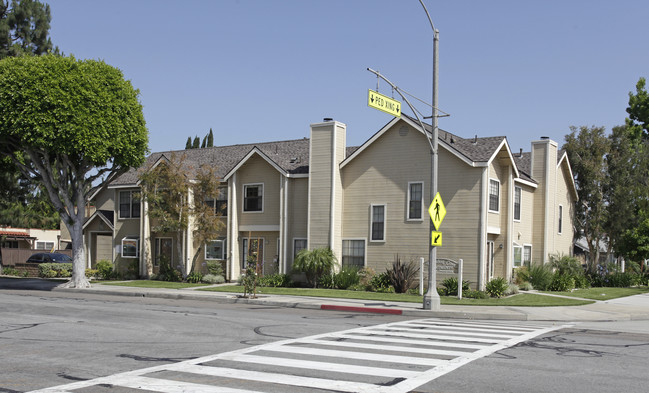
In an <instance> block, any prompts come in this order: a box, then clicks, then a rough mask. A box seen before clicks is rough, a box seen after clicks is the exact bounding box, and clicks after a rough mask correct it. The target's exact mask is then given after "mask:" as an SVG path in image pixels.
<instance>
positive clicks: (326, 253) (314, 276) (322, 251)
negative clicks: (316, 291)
mask: <svg viewBox="0 0 649 393" xmlns="http://www.w3.org/2000/svg"><path fill="white" fill-rule="evenodd" d="M336 265H337V260H336V256H335V255H334V253H333V251H331V249H330V248H315V249H313V250H307V249H303V250H301V251H300V252H299V253H298V254H297V257H296V258H295V261H294V262H293V270H295V271H298V272H304V274H305V275H306V279H307V281H308V283H309V285H312V286H313V288H317V286H318V281H319V280H320V277H322V276H326V275H330V274H331V271H332V270H333V268H334V266H336Z"/></svg>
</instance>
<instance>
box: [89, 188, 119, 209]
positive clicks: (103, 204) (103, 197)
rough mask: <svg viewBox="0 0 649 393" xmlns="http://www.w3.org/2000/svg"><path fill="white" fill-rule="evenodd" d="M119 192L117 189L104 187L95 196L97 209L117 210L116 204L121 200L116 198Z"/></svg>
mask: <svg viewBox="0 0 649 393" xmlns="http://www.w3.org/2000/svg"><path fill="white" fill-rule="evenodd" d="M116 196H117V194H116V193H115V190H109V189H104V190H102V191H101V192H100V193H98V194H97V195H96V196H95V200H94V204H95V207H96V208H97V210H115V206H116V204H117V203H119V202H116V201H119V200H118V199H115V197H116Z"/></svg>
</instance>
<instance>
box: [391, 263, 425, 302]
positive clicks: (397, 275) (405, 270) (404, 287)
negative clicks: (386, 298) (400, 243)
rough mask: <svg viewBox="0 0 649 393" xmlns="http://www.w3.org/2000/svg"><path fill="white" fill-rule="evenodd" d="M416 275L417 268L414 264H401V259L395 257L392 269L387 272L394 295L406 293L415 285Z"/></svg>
mask: <svg viewBox="0 0 649 393" xmlns="http://www.w3.org/2000/svg"><path fill="white" fill-rule="evenodd" d="M417 273H419V266H417V264H416V263H414V262H413V261H410V262H408V263H401V258H399V255H397V256H396V258H395V260H394V262H393V263H392V268H391V269H389V270H388V277H390V283H391V284H392V286H393V287H394V291H395V292H396V293H406V292H408V289H410V288H412V286H413V284H414V283H415V280H416V279H417Z"/></svg>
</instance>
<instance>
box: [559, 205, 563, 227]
mask: <svg viewBox="0 0 649 393" xmlns="http://www.w3.org/2000/svg"><path fill="white" fill-rule="evenodd" d="M559 233H563V206H562V205H559Z"/></svg>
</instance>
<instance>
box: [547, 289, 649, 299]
mask: <svg viewBox="0 0 649 393" xmlns="http://www.w3.org/2000/svg"><path fill="white" fill-rule="evenodd" d="M647 292H649V287H633V288H609V287H597V288H587V289H575V290H574V291H570V292H544V293H548V294H552V295H562V296H570V297H577V298H582V299H593V300H611V299H616V298H620V297H626V296H632V295H639V294H642V293H647Z"/></svg>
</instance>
